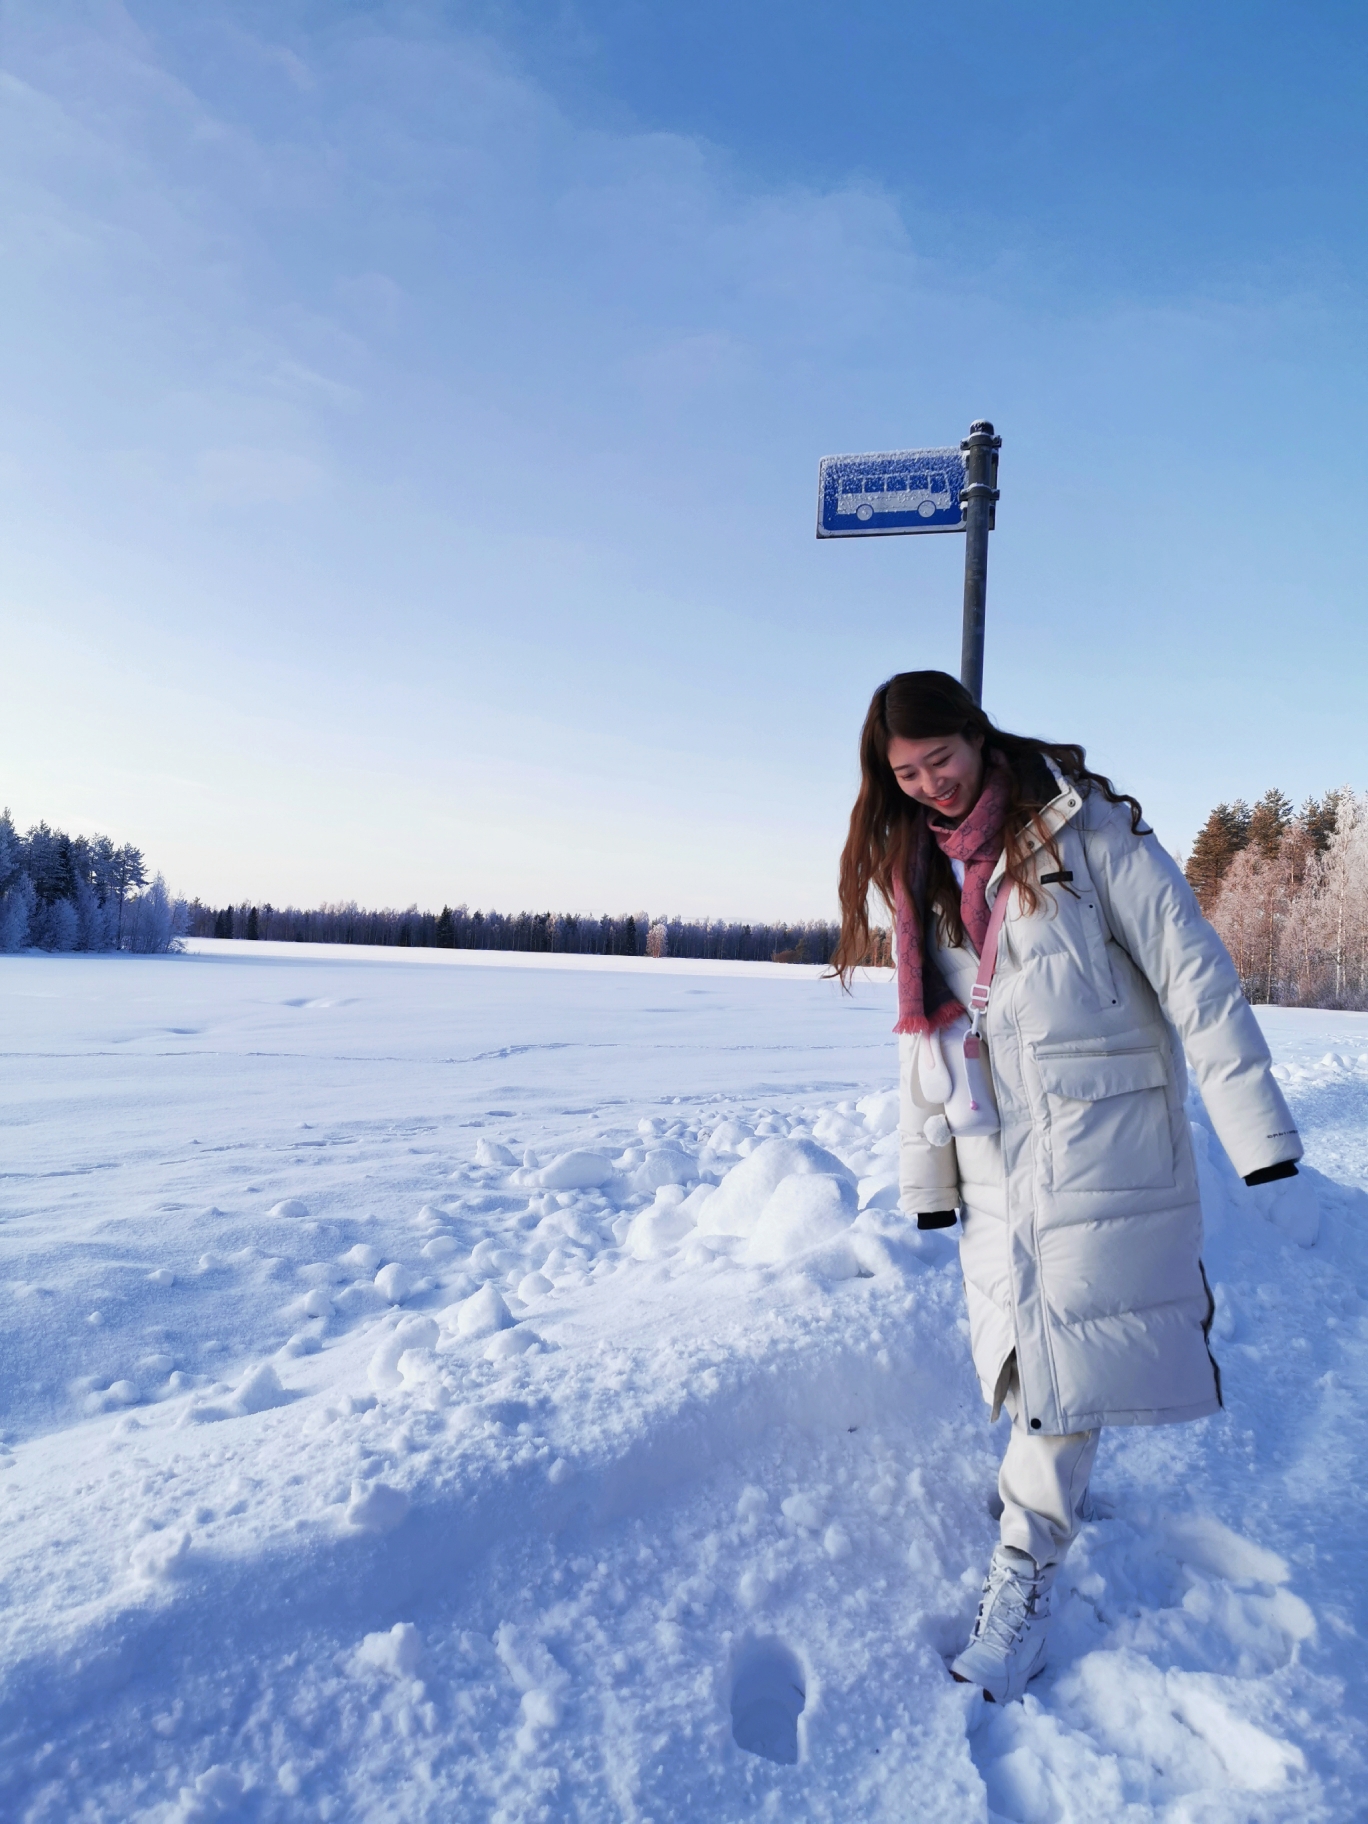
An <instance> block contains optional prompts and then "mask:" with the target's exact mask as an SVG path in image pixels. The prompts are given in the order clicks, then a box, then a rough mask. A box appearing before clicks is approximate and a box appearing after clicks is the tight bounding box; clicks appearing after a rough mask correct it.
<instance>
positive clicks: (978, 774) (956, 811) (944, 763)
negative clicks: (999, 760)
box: [888, 735, 983, 823]
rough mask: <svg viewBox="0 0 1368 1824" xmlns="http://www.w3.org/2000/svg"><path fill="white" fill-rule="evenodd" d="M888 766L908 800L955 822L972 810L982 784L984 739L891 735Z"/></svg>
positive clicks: (964, 736) (977, 737) (948, 820)
mask: <svg viewBox="0 0 1368 1824" xmlns="http://www.w3.org/2000/svg"><path fill="white" fill-rule="evenodd" d="M888 764H889V766H890V767H891V768H892V769H893V777H894V778H895V779H896V780H897V782H898V784H899V785H900V786H901V787H902V789H903V791H905V792H906V793H907V795H908V797H909V798H914V799H915V800H916V802H917V803H918V804H924V805H925V806H926V808H927V809H928V810H930V811H934V812H935V813H936V815H937V817H943V818H944V819H945V820H946V822H947V823H954V822H957V821H958V820H959V819H960V818H961V817H966V816H967V815H968V814H969V812H970V811H971V810H973V808H974V803H975V800H976V799H977V798H978V795H979V788H980V786H981V785H982V784H983V736H982V735H969V736H966V735H932V736H931V737H930V738H929V739H928V740H925V741H912V740H909V739H908V737H907V736H906V735H890V736H889V737H888Z"/></svg>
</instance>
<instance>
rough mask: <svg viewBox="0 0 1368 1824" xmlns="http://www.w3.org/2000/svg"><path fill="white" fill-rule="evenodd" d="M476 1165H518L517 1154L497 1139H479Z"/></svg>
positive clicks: (476, 1146) (476, 1148)
mask: <svg viewBox="0 0 1368 1824" xmlns="http://www.w3.org/2000/svg"><path fill="white" fill-rule="evenodd" d="M475 1163H476V1165H516V1164H517V1163H518V1161H517V1158H516V1156H515V1155H514V1154H513V1153H510V1152H509V1150H508V1148H507V1147H506V1146H500V1145H499V1143H498V1141H497V1140H479V1141H477V1142H476V1145H475Z"/></svg>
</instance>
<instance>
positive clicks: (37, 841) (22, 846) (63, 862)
mask: <svg viewBox="0 0 1368 1824" xmlns="http://www.w3.org/2000/svg"><path fill="white" fill-rule="evenodd" d="M184 924H185V908H184V904H183V902H181V901H177V900H173V899H172V898H171V896H170V894H169V893H168V892H167V890H166V883H165V881H164V880H163V879H162V877H161V875H160V874H158V875H157V876H156V878H155V879H154V880H152V881H151V882H150V883H149V881H148V878H147V868H146V865H145V863H144V861H143V854H142V850H141V849H137V848H134V846H133V844H132V843H125V844H124V845H123V846H122V847H121V848H120V847H117V846H116V845H115V844H114V843H112V842H111V841H110V839H109V838H108V836H68V835H67V833H66V831H65V830H52V829H49V828H48V826H47V824H45V823H36V824H34V826H33V828H32V829H30V830H29V831H28V832H27V833H26V834H25V835H23V836H21V835H20V834H19V832H18V831H17V830H16V829H15V827H14V822H13V820H12V818H11V817H10V814H9V812H8V811H5V812H3V813H0V950H6V951H14V950H25V949H39V950H133V951H139V952H142V953H144V954H146V953H150V952H153V951H158V950H169V949H170V948H171V947H172V945H173V944H174V943H175V941H176V938H177V937H178V936H179V935H180V933H181V931H182V930H183V929H184Z"/></svg>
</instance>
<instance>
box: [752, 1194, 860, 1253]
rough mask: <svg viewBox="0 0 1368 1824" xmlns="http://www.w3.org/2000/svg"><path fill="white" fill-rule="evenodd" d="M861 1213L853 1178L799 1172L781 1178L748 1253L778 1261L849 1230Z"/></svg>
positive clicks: (758, 1224)
mask: <svg viewBox="0 0 1368 1824" xmlns="http://www.w3.org/2000/svg"><path fill="white" fill-rule="evenodd" d="M855 1215H856V1197H855V1187H854V1185H852V1184H851V1182H850V1180H849V1179H848V1178H835V1177H830V1176H827V1175H825V1174H823V1175H822V1176H821V1177H818V1176H816V1175H815V1174H810V1173H794V1174H793V1176H792V1177H789V1178H784V1179H781V1181H780V1182H779V1184H778V1185H777V1186H776V1187H775V1191H774V1195H773V1196H772V1197H771V1198H770V1200H769V1202H768V1203H767V1204H766V1205H765V1207H764V1209H763V1210H762V1211H761V1212H760V1218H759V1220H758V1221H757V1223H756V1225H755V1227H754V1229H753V1230H752V1231H751V1237H750V1240H749V1242H748V1243H747V1244H746V1249H745V1253H744V1255H743V1258H744V1259H746V1260H750V1261H754V1262H756V1263H757V1264H764V1265H776V1264H778V1263H779V1262H781V1261H786V1260H793V1259H795V1258H796V1257H797V1256H798V1255H799V1254H806V1253H807V1251H808V1249H809V1248H817V1247H820V1246H821V1245H822V1243H823V1242H827V1241H834V1240H835V1239H836V1238H837V1237H838V1236H841V1235H844V1234H845V1232H846V1230H847V1229H848V1228H849V1227H850V1225H851V1223H852V1222H853V1221H854V1220H855Z"/></svg>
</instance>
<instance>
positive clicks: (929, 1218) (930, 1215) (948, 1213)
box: [917, 1210, 955, 1229]
mask: <svg viewBox="0 0 1368 1824" xmlns="http://www.w3.org/2000/svg"><path fill="white" fill-rule="evenodd" d="M954 1226H955V1212H954V1211H953V1210H923V1211H922V1212H921V1214H920V1215H919V1216H918V1217H917V1227H918V1228H919V1229H953V1228H954Z"/></svg>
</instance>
